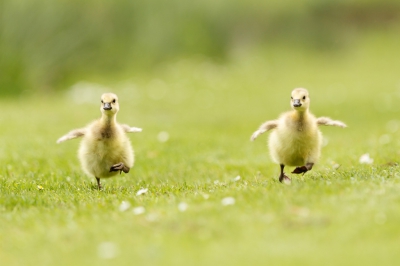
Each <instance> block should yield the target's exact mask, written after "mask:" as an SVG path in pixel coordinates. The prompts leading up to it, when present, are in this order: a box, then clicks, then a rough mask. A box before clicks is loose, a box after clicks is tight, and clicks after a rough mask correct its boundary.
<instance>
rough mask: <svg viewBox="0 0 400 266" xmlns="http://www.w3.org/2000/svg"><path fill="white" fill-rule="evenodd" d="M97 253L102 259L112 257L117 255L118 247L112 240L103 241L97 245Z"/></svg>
mask: <svg viewBox="0 0 400 266" xmlns="http://www.w3.org/2000/svg"><path fill="white" fill-rule="evenodd" d="M97 254H98V255H99V257H100V258H102V259H113V258H115V257H116V256H117V255H118V247H117V245H116V244H115V243H113V242H103V243H100V245H99V246H98V247H97Z"/></svg>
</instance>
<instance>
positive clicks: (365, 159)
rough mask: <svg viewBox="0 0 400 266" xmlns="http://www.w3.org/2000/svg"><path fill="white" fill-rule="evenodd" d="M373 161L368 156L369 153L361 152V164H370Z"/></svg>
mask: <svg viewBox="0 0 400 266" xmlns="http://www.w3.org/2000/svg"><path fill="white" fill-rule="evenodd" d="M373 162H374V159H372V158H371V157H369V153H366V154H363V155H361V157H360V163H362V164H372V163H373Z"/></svg>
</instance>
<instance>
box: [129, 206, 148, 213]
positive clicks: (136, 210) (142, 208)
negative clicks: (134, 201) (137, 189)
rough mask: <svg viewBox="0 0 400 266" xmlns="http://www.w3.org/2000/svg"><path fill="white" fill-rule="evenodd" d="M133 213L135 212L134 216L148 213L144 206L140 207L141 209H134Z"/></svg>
mask: <svg viewBox="0 0 400 266" xmlns="http://www.w3.org/2000/svg"><path fill="white" fill-rule="evenodd" d="M132 212H133V214H135V215H139V214H143V213H145V212H146V209H145V208H144V207H142V206H139V207H135V208H133V210H132Z"/></svg>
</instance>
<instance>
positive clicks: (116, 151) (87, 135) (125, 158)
mask: <svg viewBox="0 0 400 266" xmlns="http://www.w3.org/2000/svg"><path fill="white" fill-rule="evenodd" d="M100 111H101V118H100V119H98V120H96V121H94V122H92V123H91V124H89V125H88V126H86V127H84V128H80V129H74V130H72V131H70V132H69V133H68V134H66V135H64V136H62V137H61V138H59V139H58V140H57V143H61V142H64V141H66V140H70V139H74V138H78V137H83V139H82V141H81V144H80V148H79V151H78V157H79V160H80V162H81V165H82V168H83V170H84V172H85V173H86V174H88V175H90V176H94V177H95V178H96V180H97V186H98V188H99V189H101V188H102V186H101V183H100V178H108V177H112V176H115V175H116V174H117V173H118V172H120V174H121V173H122V172H124V173H129V170H130V168H132V167H133V163H134V155H133V149H132V146H131V143H130V140H129V138H128V136H127V135H126V134H125V133H131V132H141V131H142V129H141V128H137V127H130V126H128V125H121V124H118V123H117V113H118V111H119V104H118V97H117V95H115V94H113V93H105V94H103V95H102V96H101V106H100Z"/></svg>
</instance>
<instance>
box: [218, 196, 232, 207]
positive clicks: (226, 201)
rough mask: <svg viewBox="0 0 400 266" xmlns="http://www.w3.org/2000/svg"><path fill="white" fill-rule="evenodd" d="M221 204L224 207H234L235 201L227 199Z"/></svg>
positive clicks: (230, 198)
mask: <svg viewBox="0 0 400 266" xmlns="http://www.w3.org/2000/svg"><path fill="white" fill-rule="evenodd" d="M221 203H222V205H223V206H228V205H234V204H235V199H234V198H232V197H226V198H223V199H222V201H221Z"/></svg>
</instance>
